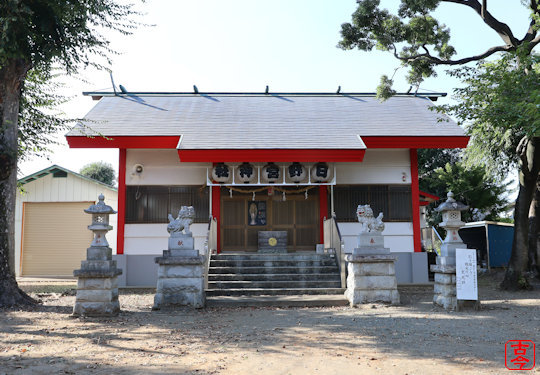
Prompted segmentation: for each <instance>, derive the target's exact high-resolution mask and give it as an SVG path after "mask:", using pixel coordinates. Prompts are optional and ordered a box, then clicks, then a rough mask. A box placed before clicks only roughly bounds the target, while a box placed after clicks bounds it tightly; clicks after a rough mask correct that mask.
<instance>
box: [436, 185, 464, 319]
mask: <svg viewBox="0 0 540 375" xmlns="http://www.w3.org/2000/svg"><path fill="white" fill-rule="evenodd" d="M468 208H469V206H467V205H465V204H463V203H461V202H457V201H456V200H455V199H454V193H452V192H451V191H450V192H448V194H447V199H446V202H444V203H442V204H441V205H440V206H439V207H437V208H436V209H435V210H436V211H438V212H440V213H442V219H443V221H442V222H441V224H440V226H441V227H442V228H444V229H446V238H445V239H444V241H443V243H442V245H441V255H440V256H438V257H437V264H436V265H432V266H431V272H433V273H434V274H435V285H434V295H433V303H434V304H435V305H438V306H441V307H443V308H445V309H447V310H455V309H457V296H456V249H458V248H466V247H467V246H466V245H465V244H464V243H463V241H462V240H461V237H460V236H459V233H458V230H459V228H461V227H462V226H463V225H465V223H464V222H463V221H461V211H465V210H467V209H468Z"/></svg>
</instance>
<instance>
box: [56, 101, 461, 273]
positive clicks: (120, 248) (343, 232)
mask: <svg viewBox="0 0 540 375" xmlns="http://www.w3.org/2000/svg"><path fill="white" fill-rule="evenodd" d="M85 95H87V96H91V97H92V98H93V99H94V100H96V101H97V103H96V105H95V107H94V108H93V109H92V110H91V111H90V112H89V113H88V114H87V116H86V117H85V119H86V120H87V121H85V122H82V123H79V124H78V125H77V126H75V127H74V128H73V129H72V130H71V131H70V132H69V133H68V134H67V135H66V138H67V141H68V143H69V146H70V147H72V148H96V149H100V148H117V149H118V150H119V178H118V228H117V257H123V256H124V257H129V256H132V257H133V262H135V263H137V261H136V259H139V260H141V259H147V260H145V261H144V262H148V266H150V264H153V260H152V259H153V257H154V256H157V255H159V254H161V252H162V250H164V249H166V248H167V240H168V233H167V230H166V227H167V223H168V222H169V221H168V219H167V216H168V214H172V215H173V216H174V217H176V215H177V214H178V211H179V209H180V207H181V206H185V205H187V206H193V207H194V209H195V214H196V217H195V219H194V224H193V225H192V226H191V230H192V232H193V235H194V238H195V247H196V248H198V249H201V250H202V249H203V247H204V244H205V241H207V240H208V241H209V244H210V245H209V246H210V247H211V250H215V251H217V252H219V253H227V252H235V253H238V252H257V251H258V249H259V243H258V237H259V232H261V231H281V232H286V236H285V238H286V251H287V252H288V253H293V252H315V250H316V248H317V245H318V244H320V245H319V249H321V248H322V246H324V247H328V243H329V238H327V237H328V236H329V235H330V232H329V231H328V230H326V231H325V221H326V220H329V219H332V218H333V220H334V221H335V222H336V223H337V227H338V232H339V235H340V237H341V239H342V240H343V243H344V245H345V246H344V249H345V252H350V251H351V250H352V249H353V248H354V247H355V245H356V235H357V234H358V232H359V230H360V225H359V223H358V221H357V217H356V207H357V206H358V205H359V204H369V205H371V207H372V209H373V212H374V214H375V215H378V213H379V212H382V213H383V215H384V217H383V221H384V222H385V230H384V232H383V235H384V245H385V247H388V248H390V250H391V251H392V252H400V253H414V252H420V251H421V230H420V227H421V224H420V207H421V203H420V201H421V199H422V197H421V194H422V193H421V192H420V191H419V188H418V163H417V150H418V149H421V148H464V147H466V146H467V142H468V140H469V137H468V136H466V135H465V134H464V132H463V130H462V129H461V128H460V127H459V126H458V125H457V124H456V123H455V122H454V121H453V120H451V119H450V118H447V117H445V118H444V120H446V121H440V119H441V117H442V115H440V114H438V113H437V112H436V111H432V110H430V107H431V106H432V101H434V100H437V98H438V97H440V96H442V95H444V94H416V95H414V94H398V95H396V96H394V97H392V98H390V99H389V100H387V101H385V102H381V101H379V100H378V99H377V98H375V96H374V94H367V93H210V92H209V93H203V92H193V93H157V92H156V93H150V92H146V93H143V92H140V93H136V92H133V93H131V92H122V93H112V92H88V93H85ZM209 223H210V224H211V225H209ZM210 227H213V228H214V229H213V231H214V232H209V228H210ZM81 230H84V228H83V229H81ZM212 237H214V238H213V239H212ZM325 237H326V238H325ZM137 257H138V258H137ZM141 261H142V260H141ZM144 262H143V263H144ZM128 264H129V261H128ZM126 267H127V266H126ZM134 267H140V264H139V265H138V266H134ZM152 267H153V265H152ZM426 272H427V271H426ZM128 275H129V270H128ZM128 278H129V276H128Z"/></svg>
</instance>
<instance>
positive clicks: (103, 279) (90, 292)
mask: <svg viewBox="0 0 540 375" xmlns="http://www.w3.org/2000/svg"><path fill="white" fill-rule="evenodd" d="M111 253H112V251H111V248H110V247H107V246H92V247H90V248H88V249H87V250H86V258H87V259H86V260H83V261H82V262H81V269H78V270H75V271H73V275H74V276H75V277H77V278H78V280H77V295H76V297H75V305H74V307H73V315H74V316H114V315H118V313H119V312H120V304H119V303H118V275H121V274H122V270H121V269H118V268H116V261H115V260H111Z"/></svg>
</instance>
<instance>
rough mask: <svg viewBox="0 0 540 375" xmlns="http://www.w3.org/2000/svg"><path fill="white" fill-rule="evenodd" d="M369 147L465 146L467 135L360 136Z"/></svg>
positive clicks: (467, 139) (467, 141) (467, 140)
mask: <svg viewBox="0 0 540 375" xmlns="http://www.w3.org/2000/svg"><path fill="white" fill-rule="evenodd" d="M362 140H363V141H364V143H365V145H366V147H367V148H368V149H370V148H410V149H415V148H465V147H467V144H468V143H469V137H467V136H462V137H362Z"/></svg>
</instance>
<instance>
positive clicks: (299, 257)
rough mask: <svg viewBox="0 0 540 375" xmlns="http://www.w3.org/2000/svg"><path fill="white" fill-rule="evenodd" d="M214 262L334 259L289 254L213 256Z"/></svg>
mask: <svg viewBox="0 0 540 375" xmlns="http://www.w3.org/2000/svg"><path fill="white" fill-rule="evenodd" d="M212 259H215V260H319V259H335V256H334V255H333V254H314V253H289V254H258V253H253V254H214V255H212Z"/></svg>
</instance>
